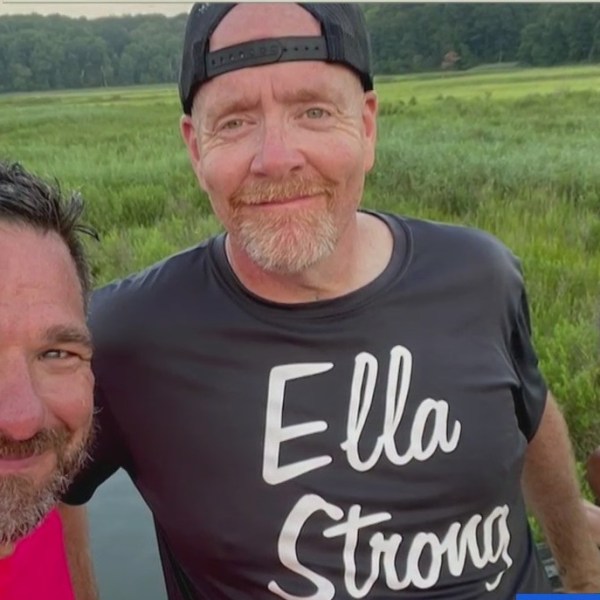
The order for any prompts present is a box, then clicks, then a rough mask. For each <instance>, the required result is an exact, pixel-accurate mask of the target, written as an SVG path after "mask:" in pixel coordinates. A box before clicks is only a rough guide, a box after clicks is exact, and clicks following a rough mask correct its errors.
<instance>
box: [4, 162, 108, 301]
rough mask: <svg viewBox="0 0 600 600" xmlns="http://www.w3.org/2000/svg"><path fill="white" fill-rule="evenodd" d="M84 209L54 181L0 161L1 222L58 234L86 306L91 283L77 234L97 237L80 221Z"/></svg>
mask: <svg viewBox="0 0 600 600" xmlns="http://www.w3.org/2000/svg"><path fill="white" fill-rule="evenodd" d="M83 209H84V201H83V198H82V197H81V195H80V194H78V193H77V192H73V193H71V194H70V195H69V196H68V197H67V196H64V195H63V193H62V191H61V188H60V184H59V183H58V182H57V181H54V183H53V184H51V183H49V182H48V181H45V180H43V179H41V178H39V177H37V176H35V175H33V174H32V173H30V172H28V171H26V170H25V169H24V168H23V167H22V166H21V165H20V164H19V163H6V162H2V161H0V222H5V223H11V224H13V223H14V224H17V225H24V226H28V227H32V228H33V229H36V230H38V231H42V232H44V233H47V232H54V233H56V234H58V235H59V236H60V238H61V239H62V240H63V242H64V243H65V245H66V246H67V248H68V250H69V253H70V255H71V258H72V259H73V263H74V264H75V268H76V270H77V275H78V277H79V281H80V283H81V289H82V291H83V297H84V301H85V303H86V305H87V300H88V296H89V293H90V290H91V287H92V283H91V275H90V268H89V265H88V262H87V259H86V256H85V251H84V248H83V243H82V241H81V239H80V234H82V233H83V234H86V235H90V236H91V237H93V238H94V239H96V240H98V234H97V233H96V231H95V230H94V229H93V228H92V227H89V226H88V225H85V224H83V223H81V222H80V218H81V215H82V213H83Z"/></svg>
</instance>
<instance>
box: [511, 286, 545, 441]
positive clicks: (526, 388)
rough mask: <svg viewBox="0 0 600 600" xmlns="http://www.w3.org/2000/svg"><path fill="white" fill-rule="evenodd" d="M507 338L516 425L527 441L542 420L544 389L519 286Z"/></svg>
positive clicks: (527, 308)
mask: <svg viewBox="0 0 600 600" xmlns="http://www.w3.org/2000/svg"><path fill="white" fill-rule="evenodd" d="M520 287H521V289H520V298H519V302H518V304H517V307H516V308H517V310H516V314H515V316H514V322H513V328H512V332H511V338H510V351H511V357H512V362H513V366H514V368H515V371H516V373H517V376H518V378H519V386H518V387H516V388H515V389H514V391H513V399H514V403H515V412H516V415H517V420H518V422H519V428H520V429H521V431H522V432H523V435H524V436H525V437H526V438H527V441H531V439H532V438H533V436H534V435H535V432H536V431H537V428H538V426H539V424H540V421H541V419H542V415H543V413H544V408H545V406H546V397H547V394H548V388H547V386H546V382H545V381H544V378H543V376H542V374H541V372H540V370H539V368H538V358H537V355H536V352H535V350H534V348H533V343H532V340H531V321H530V317H529V305H528V302H527V294H526V292H525V289H524V288H523V286H522V279H521V286H520Z"/></svg>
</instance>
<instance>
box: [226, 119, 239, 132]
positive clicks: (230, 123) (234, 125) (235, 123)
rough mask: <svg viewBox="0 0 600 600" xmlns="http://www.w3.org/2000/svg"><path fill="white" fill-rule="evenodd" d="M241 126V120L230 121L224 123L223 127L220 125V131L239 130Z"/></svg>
mask: <svg viewBox="0 0 600 600" xmlns="http://www.w3.org/2000/svg"><path fill="white" fill-rule="evenodd" d="M242 124H243V121H242V120H241V119H231V120H229V121H225V123H223V125H221V129H229V130H231V129H239V128H240V127H241V126H242Z"/></svg>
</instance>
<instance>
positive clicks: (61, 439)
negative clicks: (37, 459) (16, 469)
mask: <svg viewBox="0 0 600 600" xmlns="http://www.w3.org/2000/svg"><path fill="white" fill-rule="evenodd" d="M70 439H71V434H70V433H69V431H67V430H66V429H64V428H57V429H42V430H41V431H38V432H37V433H36V434H35V435H34V436H32V437H30V438H29V439H27V440H15V439H13V438H11V437H8V436H7V435H5V434H3V433H2V432H0V459H13V460H18V459H23V458H29V457H31V456H37V455H39V454H44V452H48V451H49V450H54V451H56V452H57V453H59V454H60V452H61V451H62V450H63V449H64V448H65V447H66V446H67V445H68V444H69V441H70Z"/></svg>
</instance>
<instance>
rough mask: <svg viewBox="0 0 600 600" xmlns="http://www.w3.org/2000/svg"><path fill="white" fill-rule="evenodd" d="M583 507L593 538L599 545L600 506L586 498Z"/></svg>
mask: <svg viewBox="0 0 600 600" xmlns="http://www.w3.org/2000/svg"><path fill="white" fill-rule="evenodd" d="M583 509H584V510H585V514H586V517H587V521H588V527H589V529H590V533H591V534H592V539H593V540H594V543H595V544H596V545H597V546H600V506H594V505H593V504H592V503H591V502H588V501H587V500H584V501H583Z"/></svg>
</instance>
